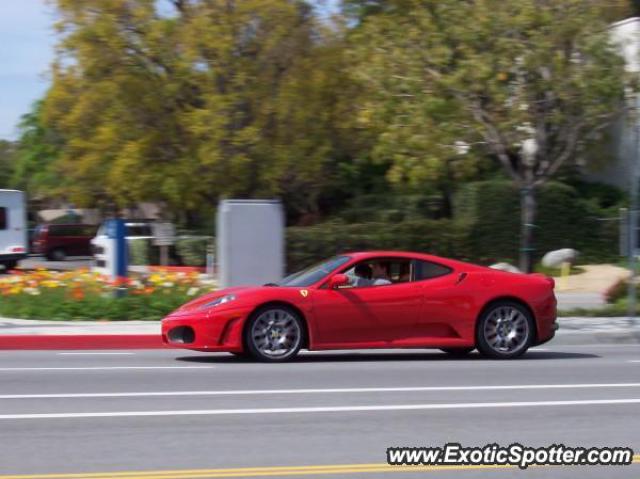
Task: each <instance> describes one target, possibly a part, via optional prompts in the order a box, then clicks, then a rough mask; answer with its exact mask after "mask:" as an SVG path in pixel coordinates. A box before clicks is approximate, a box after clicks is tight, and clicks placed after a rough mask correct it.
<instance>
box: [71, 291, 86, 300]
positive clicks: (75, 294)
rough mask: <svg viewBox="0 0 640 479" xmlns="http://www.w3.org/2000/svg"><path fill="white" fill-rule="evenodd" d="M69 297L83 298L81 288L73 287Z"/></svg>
mask: <svg viewBox="0 0 640 479" xmlns="http://www.w3.org/2000/svg"><path fill="white" fill-rule="evenodd" d="M71 297H72V298H73V299H75V300H76V301H81V300H83V299H84V291H83V290H82V288H73V289H72V290H71Z"/></svg>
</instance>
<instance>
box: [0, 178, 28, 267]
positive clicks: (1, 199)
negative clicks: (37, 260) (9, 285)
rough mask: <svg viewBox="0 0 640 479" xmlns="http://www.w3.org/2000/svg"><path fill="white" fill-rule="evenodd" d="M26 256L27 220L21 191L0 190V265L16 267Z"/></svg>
mask: <svg viewBox="0 0 640 479" xmlns="http://www.w3.org/2000/svg"><path fill="white" fill-rule="evenodd" d="M26 256H27V219H26V208H25V198H24V193H23V192H22V191H16V190H0V265H1V266H3V267H4V269H5V270H10V269H13V268H15V267H16V265H17V264H18V260H20V259H22V258H24V257H26Z"/></svg>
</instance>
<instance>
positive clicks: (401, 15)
mask: <svg viewBox="0 0 640 479" xmlns="http://www.w3.org/2000/svg"><path fill="white" fill-rule="evenodd" d="M398 3H399V4H401V5H403V6H404V8H401V9H397V10H396V12H397V13H388V14H384V15H373V16H371V17H369V18H367V19H366V20H365V22H364V23H363V25H362V26H361V27H360V28H359V29H358V32H357V33H355V34H354V36H355V38H354V44H355V46H354V48H353V58H354V59H359V60H360V61H359V62H358V63H357V65H356V66H355V67H354V74H355V75H356V76H357V78H358V79H359V80H360V81H361V82H362V83H363V85H366V87H367V88H368V89H369V91H370V92H371V101H370V102H369V103H368V104H366V105H364V106H363V110H365V111H367V112H368V114H369V115H370V116H371V117H374V118H378V121H379V122H382V123H383V124H384V128H383V130H382V133H381V135H380V137H379V143H378V145H379V146H378V148H381V149H382V150H383V152H384V155H387V156H388V157H389V158H390V159H391V161H392V164H393V167H392V169H391V175H392V177H393V175H396V176H398V177H399V178H402V177H408V178H409V179H411V178H416V177H418V178H420V177H422V178H426V179H429V178H433V177H437V176H438V175H441V174H442V172H443V171H444V170H445V166H446V165H447V164H449V162H448V161H447V160H448V159H450V158H451V157H454V158H455V157H457V158H459V159H460V161H459V162H458V163H459V164H458V168H459V169H460V170H461V171H463V172H464V171H465V170H466V169H468V168H473V167H474V165H475V164H476V158H477V157H476V156H474V155H471V156H470V155H466V156H459V155H456V146H457V152H461V151H460V150H461V148H462V149H463V150H466V149H468V148H470V152H478V151H479V152H481V153H484V154H489V155H490V156H491V157H493V158H495V159H496V161H497V162H498V163H499V164H500V165H501V167H502V169H503V171H504V172H505V173H506V174H507V175H508V176H509V177H510V178H511V179H512V180H513V182H514V184H515V185H516V186H517V187H518V188H519V189H520V191H521V223H522V231H521V251H520V266H521V268H522V269H523V270H524V271H530V270H531V258H532V255H531V250H532V247H533V243H532V240H533V225H534V223H535V217H536V190H537V189H538V188H539V187H540V186H541V185H542V184H544V183H545V182H546V181H548V180H549V179H550V178H552V177H553V176H554V175H555V174H556V173H557V172H558V171H559V170H560V168H562V167H563V166H564V165H567V164H568V163H570V162H572V161H575V160H576V159H577V158H578V157H579V155H580V154H581V152H582V151H583V150H584V147H585V146H586V145H588V144H589V143H590V142H592V141H594V140H596V139H597V137H598V133H599V132H600V131H602V130H603V129H604V128H606V127H607V126H608V125H609V124H610V122H611V121H612V120H613V119H614V118H615V117H616V116H617V115H619V114H620V112H621V109H622V108H623V105H624V102H623V99H624V88H625V70H624V64H623V59H622V58H621V57H620V56H619V54H618V53H617V51H616V49H615V47H614V45H612V44H611V42H610V40H609V36H608V32H607V25H606V23H605V22H604V20H603V16H602V14H603V6H602V5H601V2H599V1H597V0H536V1H524V0H468V1H463V2H461V1H458V0H437V1H436V0H426V1H418V0H407V1H405V0H401V1H398ZM390 140H391V141H390ZM390 144H393V145H394V146H393V149H389V145H390ZM487 213H488V214H490V212H487Z"/></svg>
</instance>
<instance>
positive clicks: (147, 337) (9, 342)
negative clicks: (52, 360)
mask: <svg viewBox="0 0 640 479" xmlns="http://www.w3.org/2000/svg"><path fill="white" fill-rule="evenodd" d="M166 347H167V346H165V344H164V343H163V342H162V336H160V335H156V334H78V335H62V334H52V335H21V334H7V335H0V350H5V351H6V350H55V349H61V350H67V349H71V350H76V349H77V350H82V349H164V348H166Z"/></svg>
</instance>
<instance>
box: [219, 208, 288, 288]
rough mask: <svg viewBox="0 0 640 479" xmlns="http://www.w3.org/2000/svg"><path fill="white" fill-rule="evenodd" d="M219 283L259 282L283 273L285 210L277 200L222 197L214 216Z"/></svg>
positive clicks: (243, 283)
mask: <svg viewBox="0 0 640 479" xmlns="http://www.w3.org/2000/svg"><path fill="white" fill-rule="evenodd" d="M217 222H218V224H217V230H218V231H217V256H218V258H217V259H218V281H219V283H220V286H221V287H223V288H228V287H230V286H241V285H261V284H264V283H271V282H274V281H278V280H279V279H281V278H282V277H283V275H284V262H285V256H284V213H283V210H282V204H281V203H280V201H277V200H223V201H221V202H220V204H219V205H218V218H217Z"/></svg>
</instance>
